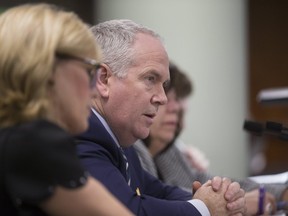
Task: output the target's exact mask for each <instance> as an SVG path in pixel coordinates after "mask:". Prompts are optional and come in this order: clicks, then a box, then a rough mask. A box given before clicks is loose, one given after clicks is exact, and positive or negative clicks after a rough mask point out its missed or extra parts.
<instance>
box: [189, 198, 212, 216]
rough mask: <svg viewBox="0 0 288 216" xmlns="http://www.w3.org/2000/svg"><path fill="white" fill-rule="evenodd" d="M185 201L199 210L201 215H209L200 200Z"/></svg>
mask: <svg viewBox="0 0 288 216" xmlns="http://www.w3.org/2000/svg"><path fill="white" fill-rule="evenodd" d="M187 202H189V203H191V204H192V205H193V206H194V207H195V208H196V209H197V210H198V211H199V212H200V214H201V215H205V216H211V215H210V212H209V210H208V208H207V206H206V205H205V203H204V202H203V201H202V200H199V199H193V200H188V201H187Z"/></svg>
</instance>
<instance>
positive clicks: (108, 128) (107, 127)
mask: <svg viewBox="0 0 288 216" xmlns="http://www.w3.org/2000/svg"><path fill="white" fill-rule="evenodd" d="M91 109H92V112H93V113H94V114H95V115H96V116H97V117H98V119H99V120H100V122H101V123H102V124H103V126H104V127H105V129H106V130H107V131H108V133H109V134H110V136H111V137H112V139H113V140H114V142H115V143H116V145H117V146H118V147H120V144H119V142H118V140H117V138H116V136H115V135H114V133H113V132H112V130H111V128H110V127H109V125H108V124H107V122H106V120H105V119H104V118H103V117H102V116H101V115H100V114H99V113H98V112H97V111H96V110H95V109H94V108H91Z"/></svg>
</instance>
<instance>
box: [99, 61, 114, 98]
mask: <svg viewBox="0 0 288 216" xmlns="http://www.w3.org/2000/svg"><path fill="white" fill-rule="evenodd" d="M111 76H112V71H111V70H110V67H109V66H108V65H106V64H104V63H103V64H101V66H100V68H99V70H98V72H97V79H96V88H97V90H98V92H99V93H100V95H101V96H102V97H108V96H109V90H110V89H109V88H110V86H109V78H110V77H111Z"/></svg>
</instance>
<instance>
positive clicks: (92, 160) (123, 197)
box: [77, 140, 201, 216]
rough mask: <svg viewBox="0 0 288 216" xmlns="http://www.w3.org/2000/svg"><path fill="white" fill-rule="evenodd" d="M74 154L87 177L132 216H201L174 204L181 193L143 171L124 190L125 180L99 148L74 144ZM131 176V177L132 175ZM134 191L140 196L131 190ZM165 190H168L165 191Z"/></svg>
mask: <svg viewBox="0 0 288 216" xmlns="http://www.w3.org/2000/svg"><path fill="white" fill-rule="evenodd" d="M77 151H78V155H79V157H80V160H81V162H82V164H83V165H84V168H85V169H86V170H87V171H88V172H89V173H90V175H92V176H93V177H95V178H96V179H98V180H99V181H100V182H102V184H103V185H104V186H106V187H107V189H108V190H109V191H110V192H111V193H112V194H113V195H114V196H115V197H117V198H118V199H119V200H120V201H121V202H122V203H123V204H124V205H125V206H127V207H128V208H129V209H130V210H131V211H132V212H133V213H135V214H136V215H140V216H146V215H149V216H159V215H165V216H169V215H171V216H172V215H179V216H180V215H181V216H186V215H187V216H188V215H195V216H198V215H199V216H200V215H201V214H200V213H199V211H198V210H197V209H196V208H195V207H194V206H193V205H192V204H190V203H188V202H186V201H176V200H175V199H177V196H180V194H181V193H179V194H177V193H175V192H173V190H178V189H176V188H173V187H171V188H169V187H168V186H165V185H162V183H161V182H160V181H158V180H157V179H156V178H154V177H152V176H151V175H149V174H147V173H145V172H144V171H143V170H142V172H141V170H140V173H138V174H139V175H140V179H138V180H137V181H136V182H134V183H133V181H132V183H131V184H133V185H131V187H130V186H128V184H127V182H126V179H125V178H124V176H123V175H122V173H121V172H120V170H119V169H118V167H117V166H118V165H117V163H115V161H114V160H113V157H112V155H111V154H110V153H109V152H108V151H107V150H106V149H105V148H103V147H102V146H101V145H98V144H95V143H93V142H90V141H87V140H85V141H81V140H80V141H79V140H78V145H77ZM135 154H136V153H135ZM130 162H131V161H130ZM136 163H138V162H136ZM139 164H140V163H139ZM134 168H135V167H134ZM133 175H135V173H134V174H133ZM132 180H133V179H132ZM141 181H143V182H141ZM146 181H147V182H146ZM137 184H138V185H137ZM143 184H144V185H143ZM149 184H152V185H153V187H150V186H148V185H149ZM158 186H159V187H160V188H162V189H165V190H163V192H159V191H162V190H160V189H159V188H158V189H157V187H158ZM138 187H139V189H140V192H139V191H138V192H137V190H134V189H135V188H136V189H137V188H138ZM166 187H168V189H167V188H166ZM147 188H151V189H147ZM141 191H145V192H146V191H147V193H141ZM175 194H176V195H175ZM186 195H188V194H186ZM161 197H163V198H164V197H166V198H167V199H170V200H167V199H161ZM183 199H184V198H183Z"/></svg>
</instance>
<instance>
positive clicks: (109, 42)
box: [91, 19, 164, 77]
mask: <svg viewBox="0 0 288 216" xmlns="http://www.w3.org/2000/svg"><path fill="white" fill-rule="evenodd" d="M91 31H92V32H93V34H94V36H95V38H96V41H97V43H98V44H99V46H100V47H101V49H102V54H103V62H104V63H105V64H107V65H108V66H109V67H110V69H111V71H112V72H113V73H114V74H115V75H116V76H118V77H123V76H125V74H126V69H127V67H129V66H130V65H131V64H133V55H134V50H133V49H132V46H133V44H134V41H135V39H136V35H137V34H138V33H144V34H148V35H151V36H153V37H155V38H158V39H159V40H160V41H161V42H162V43H163V40H162V38H161V37H160V36H159V35H158V34H157V33H156V32H154V31H153V30H151V29H149V28H147V27H145V26H143V25H141V24H137V23H135V22H133V21H131V20H127V19H120V20H110V21H106V22H102V23H100V24H98V25H96V26H93V27H92V28H91ZM163 45H164V44H163Z"/></svg>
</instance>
